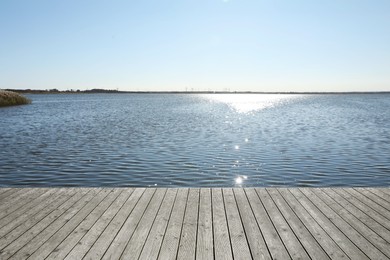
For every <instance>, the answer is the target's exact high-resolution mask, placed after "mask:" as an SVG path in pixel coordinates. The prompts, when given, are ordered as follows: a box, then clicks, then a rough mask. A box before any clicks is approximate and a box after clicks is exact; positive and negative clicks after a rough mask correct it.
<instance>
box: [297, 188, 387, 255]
mask: <svg viewBox="0 0 390 260" xmlns="http://www.w3.org/2000/svg"><path fill="white" fill-rule="evenodd" d="M301 191H302V192H303V193H304V194H305V195H306V196H307V197H308V198H310V200H311V201H313V203H315V204H316V205H317V206H318V207H319V208H321V210H322V212H323V213H324V214H325V215H326V216H327V217H328V218H329V219H330V220H331V221H332V222H333V223H334V224H335V225H336V226H337V227H338V228H339V229H340V230H341V231H342V232H343V233H344V234H345V235H346V236H347V237H348V238H349V239H350V240H351V241H353V243H354V244H355V245H357V246H358V247H359V249H360V250H362V251H363V252H364V254H366V255H367V256H368V257H369V258H371V259H387V257H386V256H385V255H384V254H383V253H382V252H380V251H379V250H378V249H377V248H375V247H374V246H373V245H372V244H371V243H370V242H369V241H368V240H367V239H366V238H364V237H363V236H362V235H361V234H359V232H357V231H356V230H355V229H354V227H353V226H351V225H353V223H348V222H346V221H345V220H344V219H343V218H342V217H341V216H340V215H339V214H338V213H341V212H335V211H334V210H333V209H332V208H331V207H330V205H328V204H327V203H326V202H328V203H329V202H330V201H328V200H326V202H325V201H324V199H326V197H324V196H322V195H323V193H322V192H321V190H319V189H316V190H315V192H313V191H312V190H309V189H301Z"/></svg>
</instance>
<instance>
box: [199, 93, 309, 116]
mask: <svg viewBox="0 0 390 260" xmlns="http://www.w3.org/2000/svg"><path fill="white" fill-rule="evenodd" d="M202 96H203V97H204V98H206V99H209V100H212V101H216V102H222V103H225V104H227V105H229V106H230V107H232V108H233V109H234V110H236V111H237V112H238V113H249V112H253V111H258V110H262V109H265V108H269V107H273V106H276V105H279V104H281V103H283V102H285V101H288V100H291V99H295V98H298V97H302V95H299V94H204V95H202Z"/></svg>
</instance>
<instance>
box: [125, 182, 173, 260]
mask: <svg viewBox="0 0 390 260" xmlns="http://www.w3.org/2000/svg"><path fill="white" fill-rule="evenodd" d="M166 193H167V189H162V188H159V189H157V191H156V193H155V194H154V196H153V198H152V199H151V201H150V203H149V205H148V207H147V208H146V210H145V213H144V215H143V216H142V218H141V219H140V221H139V223H138V224H137V226H136V228H135V230H134V232H133V234H132V236H131V238H130V240H129V242H128V244H127V246H126V248H125V249H124V251H123V253H122V255H121V258H122V259H129V258H130V257H131V258H134V259H138V258H139V255H140V254H141V250H142V247H143V246H144V245H145V242H146V239H147V237H148V234H149V232H150V230H151V228H152V225H153V223H154V220H155V219H156V217H157V212H158V211H159V209H160V207H161V205H162V201H163V199H164V198H165V195H166Z"/></svg>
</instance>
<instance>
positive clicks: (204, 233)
mask: <svg viewBox="0 0 390 260" xmlns="http://www.w3.org/2000/svg"><path fill="white" fill-rule="evenodd" d="M213 250H214V245H213V218H212V214H211V191H210V189H209V188H202V189H200V199H199V217H198V237H197V243H196V258H197V259H213V255H214V252H213Z"/></svg>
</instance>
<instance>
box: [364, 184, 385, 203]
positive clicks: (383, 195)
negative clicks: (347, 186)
mask: <svg viewBox="0 0 390 260" xmlns="http://www.w3.org/2000/svg"><path fill="white" fill-rule="evenodd" d="M366 190H368V191H369V192H371V193H374V194H375V195H377V196H378V197H380V198H382V199H384V200H386V201H387V202H389V203H390V195H389V194H387V193H385V192H383V189H375V188H366Z"/></svg>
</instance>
